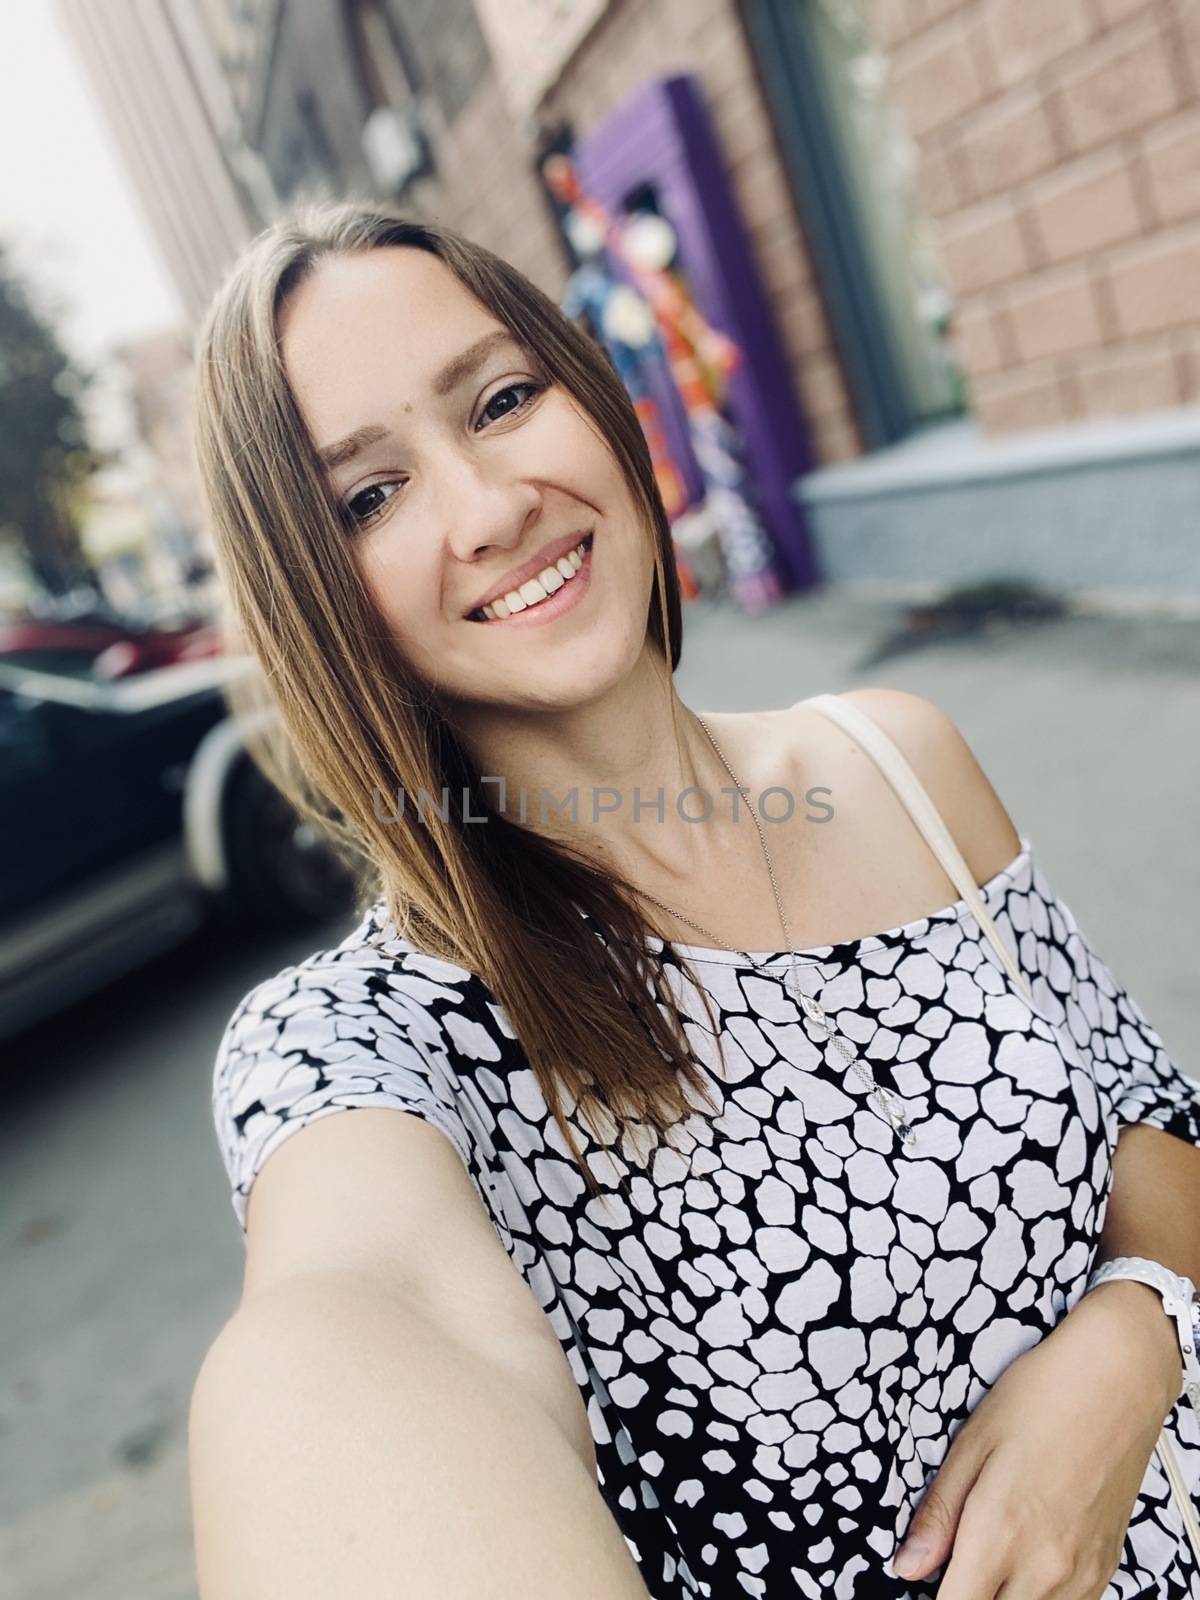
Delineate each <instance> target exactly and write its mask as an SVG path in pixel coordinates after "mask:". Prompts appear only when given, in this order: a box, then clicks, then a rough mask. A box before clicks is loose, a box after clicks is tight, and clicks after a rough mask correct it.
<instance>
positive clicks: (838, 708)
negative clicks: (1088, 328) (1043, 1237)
mask: <svg viewBox="0 0 1200 1600" xmlns="http://www.w3.org/2000/svg"><path fill="white" fill-rule="evenodd" d="M798 703H799V704H800V705H803V706H811V707H812V709H813V710H814V711H819V712H821V713H822V715H823V716H826V717H828V718H829V719H830V721H831V722H836V723H837V724H838V726H839V727H840V728H842V729H843V731H844V732H846V733H848V734H849V735H850V737H851V738H852V739H853V740H854V741H855V743H856V744H859V745H861V746H862V748H863V749H864V750H865V751H866V752H867V754H868V755H869V756H870V757H871V758H872V760H873V761H874V762H875V765H876V766H877V767H878V768H879V770H880V771H881V772H882V773H883V775H884V777H885V778H886V779H887V780H888V782H889V783H890V784H891V786H892V788H893V789H894V790H895V791H896V794H897V795H898V796H899V798H900V800H901V802H902V803H903V805H904V807H905V809H906V810H907V811H908V814H909V815H910V816H911V817H912V819H913V821H914V822H915V823H916V825H917V827H918V828H919V829H920V831H921V833H922V835H923V836H924V838H925V842H926V843H927V844H928V845H929V847H930V849H931V850H932V851H933V853H934V855H936V856H937V858H938V860H939V861H940V862H941V864H942V867H943V869H944V870H945V872H946V875H947V877H948V878H949V879H950V881H951V883H953V884H954V886H955V888H956V889H957V890H958V892H959V895H960V896H961V897H962V899H964V900H965V901H966V902H967V904H968V905H969V906H970V908H971V912H972V915H973V916H974V918H975V920H976V922H977V923H978V924H979V927H980V929H981V930H982V932H983V933H984V934H985V935H986V936H987V938H988V939H989V940H990V941H991V944H992V946H993V947H994V949H995V951H996V953H997V955H999V957H1000V959H1001V960H1002V961H1003V962H1004V965H1005V967H1006V968H1007V970H1008V972H1009V973H1010V974H1011V976H1012V978H1013V980H1014V982H1015V983H1016V984H1017V985H1018V987H1019V988H1020V989H1021V990H1022V991H1023V992H1024V993H1025V994H1026V995H1030V988H1029V982H1028V980H1027V979H1026V977H1025V974H1024V973H1023V972H1022V971H1021V969H1020V968H1019V967H1018V966H1017V964H1016V962H1015V961H1014V960H1013V958H1012V955H1011V953H1010V951H1009V948H1008V946H1007V945H1006V944H1005V943H1004V941H1003V940H1002V939H1001V937H1000V935H999V933H998V932H997V931H996V925H995V923H994V922H993V921H992V919H991V917H990V916H989V914H988V910H987V907H986V906H985V905H984V903H983V899H982V897H981V895H980V893H979V888H978V885H977V884H976V882H975V878H974V875H973V874H972V872H971V869H970V867H968V865H967V863H966V861H965V860H964V858H963V855H962V852H961V851H960V850H959V848H958V846H957V845H956V844H955V842H954V840H953V838H952V836H951V834H950V830H949V829H948V828H947V826H946V824H945V823H944V822H943V820H942V817H941V813H940V812H939V811H938V809H937V807H936V806H935V805H934V803H933V801H932V800H931V799H930V798H929V795H928V793H927V791H926V789H925V788H924V786H923V784H922V783H921V781H920V779H919V778H918V777H917V775H916V773H915V772H914V771H913V769H912V767H911V766H910V764H909V762H908V759H907V757H906V756H905V755H904V754H903V752H902V751H901V750H900V748H899V747H898V746H897V745H896V743H895V742H894V741H893V740H892V739H891V738H890V737H889V736H888V735H887V734H886V733H885V732H884V731H883V729H882V728H881V727H880V726H879V724H878V723H877V722H876V721H874V719H873V718H871V717H869V716H868V715H867V713H866V712H865V711H863V710H862V709H861V707H859V706H854V705H850V704H849V702H847V701H845V700H840V699H839V698H838V697H837V696H836V695H832V694H818V695H813V696H812V698H811V699H808V700H801V701H799V702H798ZM1196 1409H1197V1414H1198V1415H1200V1407H1197V1408H1196ZM1155 1448H1156V1449H1157V1451H1158V1459H1159V1461H1160V1463H1161V1464H1162V1469H1163V1472H1164V1473H1165V1475H1166V1478H1167V1481H1168V1483H1169V1484H1170V1485H1171V1493H1172V1494H1173V1496H1174V1498H1175V1506H1176V1509H1177V1511H1178V1512H1179V1516H1180V1520H1181V1522H1182V1523H1183V1528H1184V1531H1185V1533H1186V1534H1187V1537H1188V1543H1189V1544H1190V1545H1191V1547H1192V1554H1193V1555H1194V1556H1195V1558H1196V1564H1197V1566H1198V1567H1200V1519H1198V1518H1197V1516H1196V1507H1195V1504H1194V1502H1193V1500H1192V1498H1191V1495H1190V1493H1189V1492H1188V1487H1187V1483H1186V1481H1185V1480H1184V1477H1183V1473H1182V1470H1181V1469H1180V1466H1179V1462H1178V1460H1177V1459H1176V1456H1175V1452H1174V1450H1173V1448H1172V1446H1171V1441H1170V1438H1169V1437H1168V1435H1167V1432H1166V1429H1164V1430H1163V1431H1162V1433H1161V1434H1160V1435H1159V1439H1158V1444H1157V1445H1156V1447H1155Z"/></svg>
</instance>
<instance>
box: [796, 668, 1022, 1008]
mask: <svg viewBox="0 0 1200 1600" xmlns="http://www.w3.org/2000/svg"><path fill="white" fill-rule="evenodd" d="M800 704H801V705H804V706H811V707H812V709H813V710H814V711H819V712H821V713H822V715H823V716H826V717H828V718H829V719H830V721H831V722H836V723H837V724H838V725H839V726H840V727H841V728H842V729H843V730H844V731H845V732H846V733H848V734H849V735H850V737H851V738H852V739H853V740H854V741H855V743H856V744H860V745H861V746H862V747H863V749H864V750H865V751H866V752H867V754H868V755H869V756H870V757H871V759H872V760H873V761H874V762H875V765H876V766H877V767H878V768H879V770H880V771H881V772H882V773H883V775H884V777H885V778H886V779H887V780H888V782H889V783H890V784H891V786H892V788H893V789H894V790H895V791H896V794H897V795H898V796H899V798H900V800H901V802H902V804H903V805H904V807H905V809H906V810H907V811H908V814H909V816H911V817H912V819H913V821H914V822H915V823H916V825H917V827H918V828H919V829H920V831H921V833H922V835H923V836H924V839H925V842H926V843H927V844H928V846H929V848H930V849H931V850H932V851H933V853H934V855H935V856H936V857H937V858H938V860H939V861H940V862H941V864H942V868H943V870H944V871H945V873H946V876H947V877H948V878H949V879H950V881H951V883H953V885H954V887H955V888H956V889H957V890H958V893H959V895H960V896H961V898H962V899H964V900H965V901H966V902H967V904H968V905H969V906H970V908H971V912H972V914H973V916H974V918H975V920H976V922H977V923H978V924H979V926H980V929H981V930H982V931H983V933H984V934H985V935H986V936H987V938H988V939H989V940H990V942H991V944H992V946H993V948H994V949H995V951H996V954H997V955H998V956H999V957H1000V959H1001V961H1002V962H1003V963H1004V965H1005V967H1006V969H1007V970H1008V973H1009V975H1010V976H1011V978H1012V980H1013V982H1014V983H1015V984H1017V986H1018V987H1019V988H1020V989H1022V990H1023V991H1024V992H1025V994H1029V992H1030V990H1029V981H1028V979H1027V978H1026V977H1025V974H1024V973H1023V972H1022V971H1021V969H1020V967H1019V966H1018V965H1017V963H1016V962H1015V961H1014V960H1013V957H1012V953H1011V952H1010V950H1009V948H1008V946H1007V945H1006V944H1005V943H1004V941H1003V939H1001V937H1000V935H999V933H998V932H997V931H996V924H995V923H994V922H993V921H992V919H991V916H990V915H989V913H988V909H987V907H986V906H985V905H984V903H983V898H982V896H981V895H980V893H979V888H978V886H977V884H976V882H975V877H974V874H973V873H972V871H971V869H970V867H969V866H968V865H967V863H966V861H965V860H964V859H963V855H962V852H961V851H960V850H959V848H958V846H957V845H956V844H955V842H954V840H953V838H952V837H951V834H950V830H949V828H947V826H946V824H945V823H944V822H943V821H942V816H941V813H940V812H939V811H938V809H937V807H936V806H935V805H934V803H933V801H932V800H931V799H930V798H929V795H928V793H927V791H926V789H925V787H924V785H923V784H922V783H921V780H920V779H919V778H918V777H917V775H916V773H915V772H914V771H913V769H912V767H911V766H910V765H909V762H908V759H907V757H906V756H905V755H904V754H903V752H902V751H901V750H900V748H899V746H898V745H896V744H895V742H894V741H893V740H892V739H891V738H889V736H888V735H887V734H886V733H884V731H883V729H882V728H881V727H880V726H879V724H878V723H877V722H876V721H875V720H874V719H873V718H872V717H869V716H868V715H867V713H866V712H865V711H863V710H862V709H861V708H860V707H859V706H854V705H851V704H850V703H849V702H848V701H846V700H839V699H838V697H837V696H836V695H832V694H818V695H814V696H813V697H812V699H811V700H801V701H800Z"/></svg>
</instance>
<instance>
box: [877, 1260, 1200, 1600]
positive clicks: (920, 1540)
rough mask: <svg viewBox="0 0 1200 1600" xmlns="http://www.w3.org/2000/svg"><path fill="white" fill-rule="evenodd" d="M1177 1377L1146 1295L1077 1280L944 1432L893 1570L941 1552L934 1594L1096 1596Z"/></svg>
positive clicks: (1166, 1337) (1169, 1334)
mask: <svg viewBox="0 0 1200 1600" xmlns="http://www.w3.org/2000/svg"><path fill="white" fill-rule="evenodd" d="M1182 1381H1183V1378H1182V1361H1181V1359H1180V1353H1179V1342H1178V1339H1177V1338H1176V1335H1175V1330H1174V1326H1173V1324H1172V1322H1171V1319H1170V1318H1169V1317H1168V1316H1167V1315H1166V1314H1165V1312H1164V1311H1163V1308H1162V1301H1161V1299H1160V1298H1159V1296H1158V1294H1157V1293H1156V1292H1155V1291H1154V1290H1153V1289H1150V1288H1148V1287H1147V1286H1146V1285H1145V1284H1141V1283H1134V1282H1130V1281H1128V1280H1124V1281H1122V1280H1116V1281H1113V1282H1110V1283H1106V1284H1101V1285H1100V1286H1099V1287H1098V1288H1096V1289H1093V1290H1091V1291H1090V1292H1089V1293H1088V1294H1086V1295H1084V1296H1083V1298H1082V1299H1081V1300H1079V1301H1078V1302H1077V1303H1076V1305H1075V1306H1074V1307H1073V1308H1072V1310H1071V1311H1069V1312H1068V1313H1067V1315H1066V1316H1065V1317H1064V1318H1063V1320H1062V1322H1061V1323H1059V1325H1058V1327H1056V1328H1055V1329H1054V1331H1053V1332H1052V1333H1050V1334H1048V1335H1047V1336H1046V1337H1045V1338H1044V1339H1043V1340H1042V1341H1041V1342H1040V1344H1037V1345H1035V1346H1034V1347H1033V1348H1032V1349H1031V1350H1027V1351H1025V1352H1024V1353H1023V1354H1022V1355H1020V1356H1018V1357H1017V1359H1016V1360H1015V1361H1013V1362H1012V1364H1011V1365H1010V1366H1009V1367H1007V1368H1006V1369H1005V1371H1004V1372H1003V1373H1001V1375H1000V1377H999V1378H998V1379H997V1380H996V1382H995V1384H994V1385H993V1386H992V1388H991V1389H990V1390H989V1392H988V1393H987V1394H986V1395H985V1396H984V1398H983V1399H982V1400H981V1401H980V1403H979V1404H978V1405H977V1406H976V1408H975V1410H974V1411H973V1412H972V1413H971V1415H970V1416H969V1417H968V1418H967V1419H966V1421H965V1422H964V1423H963V1424H962V1426H961V1427H960V1429H959V1430H958V1432H957V1433H956V1434H955V1436H954V1441H953V1443H952V1444H951V1446H950V1449H949V1452H948V1453H947V1455H946V1459H945V1460H944V1461H943V1463H942V1465H941V1467H940V1469H939V1470H938V1473H937V1476H936V1477H935V1478H934V1480H933V1482H932V1483H931V1484H930V1485H929V1487H928V1489H927V1490H926V1491H925V1495H924V1497H923V1498H922V1501H921V1504H920V1505H919V1506H918V1507H917V1510H916V1512H915V1513H914V1515H913V1519H912V1522H911V1524H910V1526H909V1529H908V1533H907V1535H906V1537H905V1540H904V1544H903V1545H902V1547H901V1552H898V1553H897V1555H896V1556H895V1557H894V1559H893V1563H892V1565H893V1567H894V1569H895V1571H896V1573H897V1574H898V1575H899V1576H900V1577H903V1578H907V1579H910V1580H915V1579H918V1578H924V1577H927V1576H928V1574H929V1573H931V1572H932V1571H934V1569H935V1568H937V1567H939V1566H941V1565H942V1563H943V1562H944V1561H946V1559H947V1557H951V1556H952V1559H951V1560H950V1565H949V1566H948V1567H947V1568H946V1571H945V1573H944V1574H943V1576H942V1580H941V1583H940V1585H939V1587H938V1589H937V1600H993V1597H994V1596H995V1595H997V1594H998V1593H999V1592H1000V1591H1001V1590H1003V1593H1004V1600H1096V1597H1098V1596H1099V1595H1101V1594H1102V1593H1103V1591H1104V1589H1105V1587H1106V1585H1107V1584H1108V1581H1109V1579H1110V1578H1111V1577H1112V1575H1113V1572H1114V1571H1115V1570H1116V1566H1117V1563H1118V1561H1119V1560H1120V1558H1121V1549H1122V1546H1123V1544H1124V1539H1125V1533H1126V1530H1127V1529H1128V1527H1129V1519H1130V1517H1131V1515H1132V1512H1133V1506H1134V1502H1135V1500H1136V1499H1137V1496H1138V1492H1139V1490H1140V1489H1141V1486H1142V1480H1143V1478H1144V1476H1145V1472H1146V1467H1147V1465H1148V1464H1149V1461H1150V1457H1151V1455H1152V1453H1153V1451H1154V1446H1155V1444H1156V1443H1157V1441H1158V1435H1159V1430H1160V1429H1161V1427H1162V1422H1163V1418H1164V1417H1165V1416H1166V1415H1167V1413H1168V1412H1169V1411H1170V1409H1171V1407H1172V1405H1173V1404H1174V1403H1175V1401H1176V1399H1177V1398H1178V1396H1179V1391H1180V1386H1181V1384H1182ZM922 1546H923V1547H924V1548H922ZM906 1557H911V1558H912V1559H910V1560H907V1561H906V1560H905V1558H906Z"/></svg>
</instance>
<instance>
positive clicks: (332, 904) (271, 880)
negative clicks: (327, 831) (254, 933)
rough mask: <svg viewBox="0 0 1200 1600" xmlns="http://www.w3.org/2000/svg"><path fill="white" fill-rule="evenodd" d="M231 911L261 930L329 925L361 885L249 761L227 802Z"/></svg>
mask: <svg viewBox="0 0 1200 1600" xmlns="http://www.w3.org/2000/svg"><path fill="white" fill-rule="evenodd" d="M224 823H225V852H226V860H227V862H228V868H229V884H228V890H227V894H226V910H227V912H231V913H232V914H233V916H234V917H235V919H237V920H239V921H246V922H251V923H255V924H257V925H259V926H260V927H268V928H294V927H296V926H298V925H304V924H308V923H312V924H316V923H320V922H325V921H327V920H328V919H329V918H331V917H336V916H339V915H341V914H342V913H344V912H346V911H349V910H351V909H352V908H353V905H354V901H355V894H356V890H357V884H356V880H355V875H354V873H353V872H352V871H351V869H350V867H349V866H347V865H346V863H345V862H344V861H343V860H342V859H341V857H340V856H339V855H338V854H337V852H336V851H335V849H334V848H333V845H332V843H331V842H330V841H329V840H328V839H327V838H326V837H325V835H324V834H322V833H321V832H320V831H319V830H318V829H317V828H315V827H314V826H313V824H312V823H310V822H308V821H307V820H306V819H305V818H303V817H301V816H300V814H299V813H298V812H297V811H296V810H295V808H294V807H293V806H292V804H291V802H290V801H289V800H287V799H286V798H285V796H284V795H282V794H281V793H280V791H279V790H278V789H277V788H276V787H275V785H274V784H273V783H271V782H269V781H268V779H267V778H266V777H265V776H264V775H263V773H262V772H260V771H259V769H258V768H257V767H256V766H255V765H254V763H253V762H252V761H250V760H248V759H246V760H242V761H239V762H238V764H237V766H236V767H235V769H234V771H233V773H232V774H231V776H230V779H229V783H228V785H227V787H226V791H225V803H224Z"/></svg>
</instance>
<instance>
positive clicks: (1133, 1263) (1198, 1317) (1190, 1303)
mask: <svg viewBox="0 0 1200 1600" xmlns="http://www.w3.org/2000/svg"><path fill="white" fill-rule="evenodd" d="M1116 1278H1132V1279H1133V1280H1134V1281H1135V1282H1136V1283H1144V1284H1146V1285H1147V1286H1148V1287H1149V1288H1151V1289H1157V1290H1158V1292H1159V1294H1160V1295H1161V1296H1162V1303H1163V1310H1164V1311H1165V1312H1166V1313H1167V1315H1168V1316H1169V1317H1170V1318H1171V1320H1172V1321H1173V1322H1174V1324H1175V1331H1176V1332H1177V1334H1178V1335H1179V1352H1180V1354H1181V1356H1182V1357H1183V1383H1182V1386H1181V1388H1180V1395H1181V1396H1182V1395H1185V1394H1186V1395H1187V1397H1188V1399H1189V1400H1190V1401H1191V1403H1192V1405H1193V1406H1194V1407H1195V1408H1196V1410H1197V1412H1198V1413H1200V1297H1197V1294H1196V1286H1195V1284H1194V1283H1193V1282H1192V1280H1191V1279H1190V1278H1188V1277H1184V1276H1183V1275H1182V1274H1181V1273H1178V1272H1172V1271H1171V1270H1170V1268H1169V1267H1164V1266H1163V1264H1162V1262H1161V1261H1148V1260H1147V1259H1146V1258H1145V1257H1144V1256H1117V1257H1116V1258H1115V1259H1114V1260H1112V1261H1105V1262H1104V1263H1103V1264H1102V1265H1101V1266H1099V1267H1097V1268H1096V1270H1095V1271H1094V1272H1093V1273H1092V1275H1091V1277H1089V1279H1088V1280H1087V1283H1086V1284H1085V1286H1084V1290H1083V1292H1084V1294H1087V1293H1088V1291H1089V1290H1091V1289H1095V1288H1097V1287H1098V1286H1099V1285H1100V1284H1102V1283H1111V1282H1112V1281H1113V1280H1114V1279H1116Z"/></svg>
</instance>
